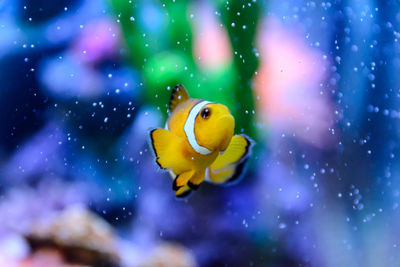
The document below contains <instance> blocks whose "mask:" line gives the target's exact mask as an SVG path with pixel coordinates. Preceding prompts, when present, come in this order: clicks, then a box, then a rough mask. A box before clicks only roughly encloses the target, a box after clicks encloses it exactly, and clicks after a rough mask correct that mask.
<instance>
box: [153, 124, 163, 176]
mask: <svg viewBox="0 0 400 267" xmlns="http://www.w3.org/2000/svg"><path fill="white" fill-rule="evenodd" d="M155 130H157V129H153V130H150V132H149V135H150V144H151V148H152V151H153V153H154V156H155V158H156V163H157V165H158V167H160V169H161V170H165V169H166V168H164V167H163V166H161V164H160V162H158V159H159V158H160V157H159V156H157V152H156V148H155V147H154V139H153V132H154V131H155Z"/></svg>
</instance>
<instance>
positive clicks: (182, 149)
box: [150, 85, 252, 197]
mask: <svg viewBox="0 0 400 267" xmlns="http://www.w3.org/2000/svg"><path fill="white" fill-rule="evenodd" d="M169 113H170V116H169V118H168V120H167V123H166V125H165V129H153V130H150V145H151V148H152V150H153V152H154V155H155V159H156V162H157V164H158V166H159V167H160V168H161V169H163V170H167V171H169V173H170V175H171V177H172V179H173V180H174V182H173V190H174V191H175V194H176V196H177V197H185V196H187V195H189V194H190V192H191V190H196V189H197V188H198V187H199V185H200V184H201V183H202V182H203V181H204V180H206V181H208V182H211V183H215V184H227V183H232V182H234V181H236V180H237V179H238V178H239V177H240V176H241V174H242V173H243V170H244V166H245V163H246V160H247V158H248V156H249V154H250V147H251V145H252V141H251V139H250V138H249V137H247V136H245V135H233V131H234V128H235V120H234V118H233V117H232V115H231V113H230V111H229V109H228V107H226V106H225V105H222V104H219V103H213V102H208V101H205V100H201V99H193V98H190V97H189V94H188V92H187V91H186V89H185V88H184V87H183V86H182V85H178V86H176V87H175V88H174V89H173V90H172V94H171V99H170V102H169Z"/></svg>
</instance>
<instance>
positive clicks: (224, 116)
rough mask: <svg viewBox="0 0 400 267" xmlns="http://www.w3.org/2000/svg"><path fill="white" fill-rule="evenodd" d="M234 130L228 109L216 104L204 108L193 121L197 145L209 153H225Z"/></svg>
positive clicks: (233, 123) (233, 120)
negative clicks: (206, 149) (209, 151)
mask: <svg viewBox="0 0 400 267" xmlns="http://www.w3.org/2000/svg"><path fill="white" fill-rule="evenodd" d="M234 128H235V119H234V118H233V116H232V114H231V112H230V110H229V108H228V107H227V106H225V105H222V104H218V103H210V104H208V105H206V106H204V107H203V108H202V109H201V110H200V112H199V114H198V115H197V117H196V120H195V135H196V140H197V142H198V144H199V145H201V146H203V147H206V148H208V149H209V150H211V151H225V150H226V148H227V147H228V145H229V143H230V141H231V139H232V136H233V131H234Z"/></svg>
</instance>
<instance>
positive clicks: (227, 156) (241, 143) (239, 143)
mask: <svg viewBox="0 0 400 267" xmlns="http://www.w3.org/2000/svg"><path fill="white" fill-rule="evenodd" d="M251 145H252V140H251V139H250V138H249V137H247V136H245V135H235V136H233V137H232V139H231V142H230V143H229V145H228V148H227V149H226V150H225V152H223V153H222V154H221V155H219V156H218V157H217V159H216V160H215V161H214V162H213V163H212V164H211V169H213V170H221V169H224V168H226V167H227V166H229V165H231V164H237V163H239V162H241V161H242V160H244V159H245V158H247V157H248V155H249V154H250V148H251Z"/></svg>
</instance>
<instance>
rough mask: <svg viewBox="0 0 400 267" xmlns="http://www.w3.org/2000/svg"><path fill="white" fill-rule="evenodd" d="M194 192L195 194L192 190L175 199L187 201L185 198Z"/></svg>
mask: <svg viewBox="0 0 400 267" xmlns="http://www.w3.org/2000/svg"><path fill="white" fill-rule="evenodd" d="M192 192H193V191H192V190H188V191H186V192H184V193H182V194H180V195H175V197H176V198H177V199H185V198H187V197H189V196H190V195H191V194H192Z"/></svg>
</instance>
